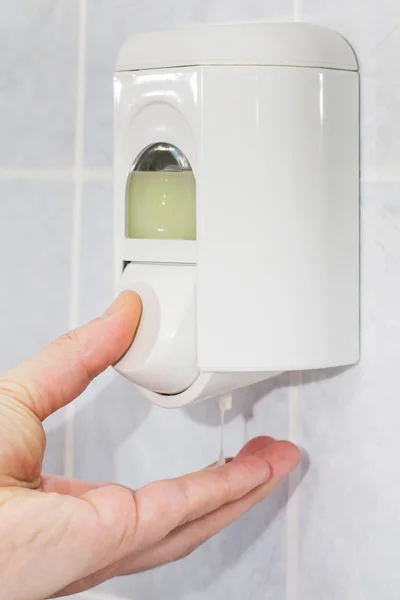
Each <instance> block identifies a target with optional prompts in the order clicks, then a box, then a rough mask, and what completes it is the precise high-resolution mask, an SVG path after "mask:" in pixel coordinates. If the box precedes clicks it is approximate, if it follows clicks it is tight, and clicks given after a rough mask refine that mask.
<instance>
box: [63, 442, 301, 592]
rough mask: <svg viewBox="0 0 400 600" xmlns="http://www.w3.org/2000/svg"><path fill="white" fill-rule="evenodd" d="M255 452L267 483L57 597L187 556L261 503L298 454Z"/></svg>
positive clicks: (288, 447)
mask: <svg viewBox="0 0 400 600" xmlns="http://www.w3.org/2000/svg"><path fill="white" fill-rule="evenodd" d="M259 452H260V453H261V454H262V455H263V459H264V460H267V461H268V464H269V465H270V468H271V472H272V476H271V478H270V479H269V480H268V482H266V483H264V484H261V485H260V486H258V487H256V488H255V489H253V490H252V491H250V492H249V493H248V494H246V495H244V496H243V497H241V498H239V499H238V500H236V501H234V502H231V503H228V504H225V505H224V506H222V507H220V508H218V509H217V510H216V511H214V512H211V513H209V514H207V515H205V516H203V517H201V518H199V519H197V520H195V521H191V522H190V523H187V524H186V525H183V526H181V527H179V528H178V529H176V530H174V531H172V532H171V533H169V534H168V535H167V536H166V537H165V538H164V539H162V540H160V541H159V542H156V543H154V544H153V545H151V546H150V547H148V548H146V549H145V550H142V551H138V550H137V549H136V550H134V551H133V552H132V553H130V554H129V555H128V556H126V557H124V558H122V559H121V560H118V561H115V562H114V563H113V564H111V565H109V566H108V567H106V568H104V569H101V570H99V571H98V572H97V573H94V574H93V575H90V576H89V577H85V578H84V579H82V580H80V581H78V582H76V583H75V584H73V585H71V586H68V587H67V588H65V589H64V590H63V591H62V592H60V593H59V594H58V595H67V594H72V593H78V592H81V591H85V590H87V589H89V588H91V587H93V586H96V585H99V584H100V583H102V582H103V581H106V580H107V579H109V578H111V577H115V576H120V575H128V574H132V573H138V572H141V571H146V570H148V569H151V568H154V567H157V566H160V565H162V564H165V563H168V562H172V561H174V560H177V559H179V558H183V557H184V556H186V555H187V554H189V553H190V552H191V551H192V550H194V549H195V548H197V547H198V546H199V545H200V544H202V543H203V542H204V541H205V540H207V539H208V538H210V537H211V536H213V535H214V534H215V533H217V532H218V531H220V530H221V529H223V528H224V527H226V526H227V525H229V524H230V523H232V522H233V521H235V520H236V519H238V518H239V517H240V516H241V515H243V514H244V513H245V512H247V511H248V510H250V509H251V508H252V507H253V506H255V505H256V504H257V503H259V502H260V501H261V500H263V499H264V498H265V497H266V496H267V495H268V494H269V493H271V492H272V490H273V489H274V488H275V487H276V486H277V485H278V484H279V483H280V482H281V481H282V479H283V478H284V477H285V476H286V475H287V474H288V473H289V472H290V471H292V470H293V469H294V468H295V467H296V466H297V464H298V462H299V460H300V453H299V450H298V449H297V448H296V447H295V446H293V444H290V443H289V442H273V443H272V444H271V443H267V444H266V446H265V448H264V449H261V450H259ZM235 460H237V459H234V461H233V462H235Z"/></svg>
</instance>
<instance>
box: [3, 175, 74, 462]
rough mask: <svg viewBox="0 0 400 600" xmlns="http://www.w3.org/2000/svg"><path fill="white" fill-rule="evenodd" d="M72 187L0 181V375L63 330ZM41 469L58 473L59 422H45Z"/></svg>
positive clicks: (61, 455) (67, 294) (65, 324)
mask: <svg viewBox="0 0 400 600" xmlns="http://www.w3.org/2000/svg"><path fill="white" fill-rule="evenodd" d="M71 200H72V185H70V184H67V183H55V182H38V181H18V182H15V181H0V206H1V212H2V217H1V219H0V257H1V258H0V281H1V286H0V331H1V339H2V344H1V348H0V371H3V370H5V369H7V368H9V367H11V366H13V365H15V364H17V363H18V362H20V361H22V360H23V359H25V358H27V357H28V356H29V355H31V354H33V353H34V352H37V351H38V350H40V349H41V348H42V347H43V346H44V345H46V344H48V343H49V342H50V341H51V340H52V339H53V338H55V337H57V336H58V335H59V334H61V333H63V332H64V331H66V330H67V329H68V327H69V307H70V293H71V286H70V278H71V237H72V235H71V234H72V202H71ZM45 428H46V430H47V432H48V443H47V449H46V458H45V464H44V469H45V470H46V471H49V472H53V473H54V472H56V473H61V472H62V470H63V460H64V424H63V415H62V414H61V413H60V414H58V415H55V416H53V417H51V418H50V419H49V420H48V421H47V422H46V423H45Z"/></svg>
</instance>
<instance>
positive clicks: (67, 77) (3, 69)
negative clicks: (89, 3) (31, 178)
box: [0, 0, 79, 168]
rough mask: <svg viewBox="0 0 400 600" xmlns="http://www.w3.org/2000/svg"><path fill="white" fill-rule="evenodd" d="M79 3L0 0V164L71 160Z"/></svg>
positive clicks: (50, 164)
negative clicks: (0, 141)
mask: <svg viewBox="0 0 400 600" xmlns="http://www.w3.org/2000/svg"><path fill="white" fill-rule="evenodd" d="M78 4H79V3H78V2H70V1H69V0H52V1H51V2H50V1H49V0H39V1H36V2H32V1H31V0H19V1H18V2H13V0H3V1H2V2H1V3H0V90H1V93H0V114H1V140H2V143H1V144H0V168H2V167H3V168H10V167H12V168H16V167H23V168H32V167H39V168H50V167H51V168H58V167H71V166H72V164H73V160H74V157H73V152H74V140H75V135H74V128H75V104H76V86H77V77H76V73H77V32H78Z"/></svg>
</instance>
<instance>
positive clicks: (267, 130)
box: [114, 23, 359, 407]
mask: <svg viewBox="0 0 400 600" xmlns="http://www.w3.org/2000/svg"><path fill="white" fill-rule="evenodd" d="M357 69H358V68H357V62H356V58H355V56H354V53H353V51H352V49H351V47H350V46H349V45H348V43H347V42H346V41H345V40H344V39H343V38H342V37H341V36H339V35H338V34H337V33H334V32H332V31H329V30H327V29H324V28H321V27H317V26H315V25H308V24H301V23H268V24H266V23H258V24H238V25H213V26H201V27H194V28H190V29H182V30H180V31H169V32H158V33H152V34H142V35H137V36H134V37H132V38H130V39H129V40H128V41H127V42H126V43H125V44H124V46H123V47H122V49H121V51H120V53H119V56H118V62H117V70H116V74H115V148H114V150H115V216H116V243H117V253H116V256H117V262H116V270H117V275H118V277H120V282H119V290H123V289H132V290H135V291H137V292H138V293H139V294H140V296H141V298H142V303H143V315H142V319H141V322H140V326H139V329H138V332H137V336H136V339H135V342H134V344H133V345H132V347H131V348H130V349H129V350H128V352H127V353H126V354H125V356H124V357H123V358H122V359H121V361H120V362H119V363H118V364H117V365H116V369H117V371H118V372H119V373H121V374H122V375H124V376H125V377H127V378H129V379H130V380H132V381H133V382H134V383H135V384H136V385H138V386H139V387H140V389H141V390H142V391H143V393H144V394H145V395H146V396H147V397H148V398H149V399H150V400H151V401H153V402H155V403H156V404H159V405H161V406H165V407H177V406H183V405H185V404H188V403H190V402H193V401H196V400H200V399H204V398H208V397H211V396H215V395H220V394H223V393H226V392H229V391H232V390H234V389H236V388H239V387H242V386H245V385H248V384H251V383H254V382H256V381H260V380H262V379H267V378H269V377H271V376H273V375H275V374H277V373H279V372H282V371H287V370H290V371H292V370H300V369H301V370H303V369H317V368H324V367H333V366H339V365H350V364H353V363H356V362H357V361H358V359H359V78H358V72H357Z"/></svg>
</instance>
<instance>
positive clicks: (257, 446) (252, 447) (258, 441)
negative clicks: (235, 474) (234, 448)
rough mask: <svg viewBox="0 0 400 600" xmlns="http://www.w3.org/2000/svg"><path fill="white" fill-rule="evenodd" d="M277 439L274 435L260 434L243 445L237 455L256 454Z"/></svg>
mask: <svg viewBox="0 0 400 600" xmlns="http://www.w3.org/2000/svg"><path fill="white" fill-rule="evenodd" d="M275 441H276V440H275V439H274V438H273V437H269V436H267V435H260V436H259V437H256V438H253V439H252V440H250V441H249V442H247V444H245V445H244V446H243V448H242V449H241V450H240V452H239V453H238V455H237V456H247V455H248V454H256V453H257V452H258V451H259V450H264V449H265V448H266V447H267V446H269V445H270V444H273V443H274V442H275Z"/></svg>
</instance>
